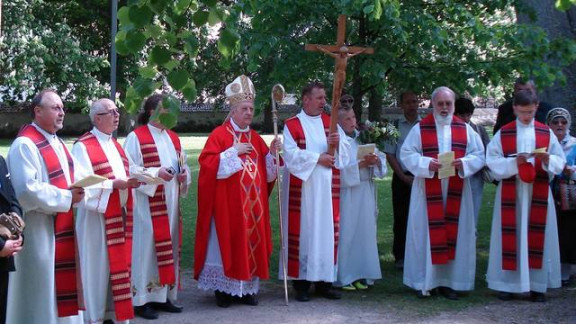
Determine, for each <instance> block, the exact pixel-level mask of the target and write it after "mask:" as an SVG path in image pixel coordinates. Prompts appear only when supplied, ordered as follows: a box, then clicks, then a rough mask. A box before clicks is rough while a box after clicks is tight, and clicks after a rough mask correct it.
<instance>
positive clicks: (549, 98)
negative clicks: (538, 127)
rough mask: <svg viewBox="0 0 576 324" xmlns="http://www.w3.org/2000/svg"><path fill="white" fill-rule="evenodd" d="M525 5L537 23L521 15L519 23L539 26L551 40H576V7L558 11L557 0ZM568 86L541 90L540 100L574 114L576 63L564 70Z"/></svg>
mask: <svg viewBox="0 0 576 324" xmlns="http://www.w3.org/2000/svg"><path fill="white" fill-rule="evenodd" d="M521 2H522V3H523V4H524V5H526V6H528V7H530V8H532V9H533V10H534V13H535V17H536V18H535V19H536V20H535V21H532V20H531V19H530V17H528V15H525V14H519V15H518V22H519V23H523V24H532V25H536V26H539V27H541V28H543V29H544V30H546V32H548V35H549V37H550V38H551V39H555V38H557V37H566V38H571V39H574V38H576V7H572V8H570V10H568V11H566V12H562V11H559V10H556V8H555V7H554V3H555V0H522V1H521ZM564 74H565V75H566V85H565V86H563V85H560V84H554V85H553V86H551V87H549V88H546V89H539V97H540V100H542V101H546V102H549V103H550V104H552V106H553V107H563V108H566V109H568V110H570V111H571V112H572V115H573V116H574V109H575V108H576V63H572V65H570V66H568V67H567V68H565V69H564Z"/></svg>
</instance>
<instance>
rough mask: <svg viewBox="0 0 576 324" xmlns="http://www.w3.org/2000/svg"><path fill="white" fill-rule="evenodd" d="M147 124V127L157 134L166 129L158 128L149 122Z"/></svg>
mask: <svg viewBox="0 0 576 324" xmlns="http://www.w3.org/2000/svg"><path fill="white" fill-rule="evenodd" d="M147 125H148V129H150V131H151V132H155V133H158V134H162V132H164V131H165V130H166V129H165V128H159V127H156V126H154V125H152V124H150V123H148V124H147Z"/></svg>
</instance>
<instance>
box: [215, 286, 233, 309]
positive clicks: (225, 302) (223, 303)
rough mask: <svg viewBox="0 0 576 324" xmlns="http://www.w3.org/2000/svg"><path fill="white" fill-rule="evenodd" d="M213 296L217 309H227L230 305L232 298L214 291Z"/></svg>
mask: <svg viewBox="0 0 576 324" xmlns="http://www.w3.org/2000/svg"><path fill="white" fill-rule="evenodd" d="M214 296H215V297H216V305H217V306H218V307H222V308H227V307H228V306H230V304H232V296H230V294H227V293H223V292H221V291H218V290H216V291H214Z"/></svg>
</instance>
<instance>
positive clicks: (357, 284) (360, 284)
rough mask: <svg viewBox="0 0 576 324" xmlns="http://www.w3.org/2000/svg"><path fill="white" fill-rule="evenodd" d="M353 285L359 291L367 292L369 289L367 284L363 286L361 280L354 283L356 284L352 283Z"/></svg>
mask: <svg viewBox="0 0 576 324" xmlns="http://www.w3.org/2000/svg"><path fill="white" fill-rule="evenodd" d="M352 285H353V286H354V287H355V288H356V289H358V290H366V289H368V286H366V285H365V284H363V283H362V282H360V280H358V281H354V282H353V283H352Z"/></svg>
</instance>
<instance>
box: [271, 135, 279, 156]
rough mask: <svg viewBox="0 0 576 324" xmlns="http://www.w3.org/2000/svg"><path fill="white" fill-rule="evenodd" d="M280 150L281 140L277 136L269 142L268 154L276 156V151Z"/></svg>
mask: <svg viewBox="0 0 576 324" xmlns="http://www.w3.org/2000/svg"><path fill="white" fill-rule="evenodd" d="M281 150H282V140H281V139H280V137H277V138H275V139H273V140H272V143H270V154H272V155H274V156H276V152H280V151H281Z"/></svg>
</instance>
